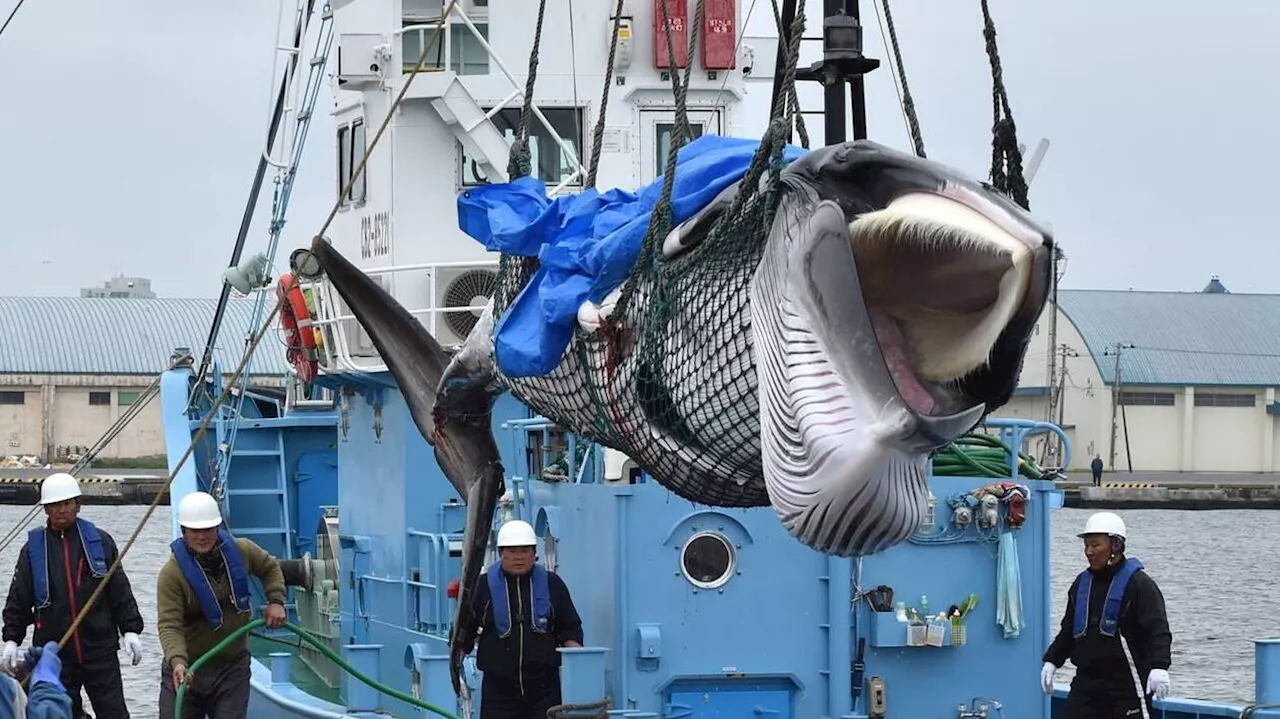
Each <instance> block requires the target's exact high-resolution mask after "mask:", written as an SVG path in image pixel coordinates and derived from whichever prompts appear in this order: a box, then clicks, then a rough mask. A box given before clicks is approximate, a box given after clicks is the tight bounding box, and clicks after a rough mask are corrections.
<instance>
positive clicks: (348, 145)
mask: <svg viewBox="0 0 1280 719" xmlns="http://www.w3.org/2000/svg"><path fill="white" fill-rule="evenodd" d="M364 153H365V127H364V120H363V119H361V120H353V121H352V122H350V123H346V124H343V125H339V126H338V194H339V195H341V194H342V190H343V188H345V187H346V186H347V183H348V182H350V181H351V175H352V173H354V172H355V169H356V167H358V166H359V164H360V159H361V158H363V157H364ZM368 177H369V167H368V165H366V166H365V168H364V169H363V170H362V171H361V172H360V176H359V177H357V178H356V181H355V182H354V183H353V184H352V185H351V191H350V192H348V193H347V196H346V197H344V198H343V199H342V204H343V205H359V204H362V203H363V202H364V201H365V197H366V193H365V187H366V186H367V184H368V182H367V179H368Z"/></svg>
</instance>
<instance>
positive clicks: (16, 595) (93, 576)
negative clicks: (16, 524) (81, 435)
mask: <svg viewBox="0 0 1280 719" xmlns="http://www.w3.org/2000/svg"><path fill="white" fill-rule="evenodd" d="M79 498H80V485H79V483H77V482H76V480H75V477H72V476H71V475H69V474H63V473H58V474H52V475H49V476H48V477H47V478H45V480H44V483H43V484H41V486H40V504H42V505H43V506H44V511H45V515H46V516H47V518H48V521H47V523H46V525H45V526H43V527H37V528H35V529H33V530H31V531H30V532H29V533H28V534H27V543H26V545H24V546H23V547H22V551H21V552H19V553H18V564H17V567H15V568H14V572H13V582H12V583H11V584H10V585H9V597H8V599H7V600H6V601H5V605H4V613H3V617H4V628H3V630H0V636H2V638H3V639H4V650H3V654H0V660H2V661H3V663H4V664H6V665H7V666H8V668H10V669H12V668H13V667H15V666H16V665H17V664H18V663H19V662H20V657H19V656H18V645H19V644H21V643H22V640H23V639H24V638H25V637H26V634H27V627H28V626H30V625H32V624H34V625H35V630H34V632H33V633H32V635H31V643H32V645H33V646H42V645H44V644H46V643H48V642H55V643H56V642H58V641H60V640H61V639H62V636H63V635H64V634H65V633H66V631H67V630H68V629H69V628H70V627H71V623H72V622H73V621H75V618H76V616H77V615H79V614H80V610H81V609H82V608H83V607H84V606H85V603H86V602H87V601H88V599H89V597H90V596H91V595H92V594H93V592H94V590H95V589H97V587H98V585H99V584H100V583H101V582H102V578H103V577H105V576H106V574H107V571H108V569H109V568H110V567H111V565H112V564H114V563H115V561H116V557H117V556H119V551H118V550H117V548H116V543H115V540H114V539H112V538H111V535H109V534H107V533H106V532H104V531H102V530H101V529H98V528H97V527H95V526H94V525H93V523H92V522H89V521H88V520H85V519H81V518H80V517H79V516H78V515H79V513H80V499H79ZM142 628H143V623H142V614H141V613H140V612H139V611H138V602H137V600H136V599H134V596H133V589H132V587H130V586H129V578H128V577H127V576H126V575H125V573H124V568H123V567H120V568H118V569H117V570H116V571H115V573H114V574H112V575H111V580H110V582H109V584H108V585H107V588H106V589H105V590H104V591H103V593H102V594H101V595H100V596H99V597H98V599H97V600H96V601H95V602H94V603H93V606H92V607H91V608H90V609H89V612H88V614H86V615H85V617H84V619H83V620H82V621H81V622H80V626H79V627H77V629H76V632H75V633H74V634H72V635H71V639H70V640H69V641H68V642H67V644H66V646H65V647H63V651H62V653H61V662H62V670H61V680H62V684H63V685H64V686H65V687H66V689H67V693H68V694H70V695H71V701H72V705H73V711H74V716H76V717H81V716H83V715H84V700H83V699H82V698H81V696H80V689H81V687H83V688H84V690H85V691H86V692H87V693H88V694H89V701H91V702H92V703H93V711H94V714H95V715H97V717H98V719H128V717H129V710H128V709H127V708H126V706H125V700H124V686H123V682H122V681H121V677H120V660H119V659H117V658H116V651H117V650H118V649H119V648H120V646H121V643H122V642H123V645H124V648H125V649H126V650H128V652H129V654H130V656H131V659H132V661H133V663H134V664H135V665H136V664H137V663H138V662H139V661H140V660H141V659H142V642H141V640H140V639H139V638H138V634H140V633H141V632H142ZM122 637H123V639H122Z"/></svg>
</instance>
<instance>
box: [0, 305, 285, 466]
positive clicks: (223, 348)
mask: <svg viewBox="0 0 1280 719" xmlns="http://www.w3.org/2000/svg"><path fill="white" fill-rule="evenodd" d="M254 305H255V302H254V301H253V300H249V299H242V300H231V301H230V303H229V305H228V307H227V313H226V317H225V319H224V321H223V324H222V329H221V330H220V332H219V339H218V347H217V348H216V351H215V353H214V359H215V361H216V362H218V364H219V367H220V369H221V370H222V372H223V373H224V374H230V373H231V372H232V371H234V369H235V367H236V365H238V364H239V362H240V359H241V358H242V356H243V351H244V346H245V338H246V337H247V336H249V335H250V334H251V333H252V331H253V330H252V329H251V327H252V324H253V319H254V318H253V313H254ZM216 307H217V300H216V299H168V298H154V299H136V298H106V297H0V328H3V333H4V335H3V337H2V338H0V458H4V457H27V458H30V457H36V458H38V460H39V461H40V462H41V463H45V462H59V461H65V460H67V459H68V458H74V457H75V456H76V455H77V454H79V453H83V452H84V450H85V449H86V448H88V447H90V446H92V445H93V444H94V443H96V442H97V441H98V439H99V438H100V437H102V436H103V435H104V434H105V433H106V431H107V430H108V429H109V428H110V427H111V426H112V425H113V424H114V423H115V421H116V420H117V419H118V418H119V417H120V416H121V415H122V414H124V413H126V412H127V411H128V408H129V407H130V406H131V405H133V404H134V403H136V402H138V400H139V398H140V397H141V396H142V393H143V392H144V391H145V390H146V388H147V387H148V386H149V385H150V384H151V383H152V381H153V380H155V378H156V377H157V376H158V375H159V374H160V373H161V372H163V371H164V370H165V369H167V368H168V366H169V363H170V358H171V357H172V355H173V351H174V349H175V348H177V347H187V348H190V349H191V351H192V352H193V353H194V354H195V355H196V357H197V358H198V357H199V356H200V354H201V352H202V351H203V347H204V344H205V340H206V339H207V338H208V334H209V326H210V323H211V322H212V321H213V315H214V311H215V309H216ZM269 311H270V305H268V306H267V307H266V309H265V310H264V312H263V313H262V314H263V316H264V318H265V315H266V314H267V312H269ZM259 326H260V324H259ZM249 370H250V371H251V372H253V373H255V374H258V373H262V374H266V375H271V377H270V379H268V380H267V381H265V382H263V384H268V385H282V384H283V380H282V379H280V377H281V376H282V375H283V374H284V373H285V372H286V371H287V366H286V364H285V361H284V352H283V349H282V348H281V346H280V341H279V335H278V334H276V333H270V332H269V333H268V334H267V335H265V337H264V338H263V341H262V345H261V346H260V348H259V351H258V352H257V353H256V355H255V357H254V359H253V361H252V363H251V365H250V366H249ZM264 379H265V378H264ZM255 384H259V382H257V381H255ZM161 426H162V425H161V415H160V402H159V401H158V400H155V401H152V402H150V403H149V404H148V405H147V406H146V407H145V408H144V409H142V410H141V411H140V413H139V414H138V416H137V417H136V418H135V419H134V420H133V421H132V422H131V423H130V424H129V426H128V427H126V428H125V429H124V430H123V431H122V432H121V433H120V434H119V436H117V437H116V439H115V440H113V441H112V442H111V443H110V444H109V445H108V446H107V447H106V448H105V449H104V450H103V451H102V452H101V453H100V454H99V455H98V456H99V457H100V458H102V459H108V458H111V459H121V460H140V459H143V458H157V457H161V456H162V455H163V454H164V451H165V450H164V436H163V432H162V429H161ZM132 464H133V462H130V463H128V465H132ZM99 465H100V466H101V465H102V463H101V462H99Z"/></svg>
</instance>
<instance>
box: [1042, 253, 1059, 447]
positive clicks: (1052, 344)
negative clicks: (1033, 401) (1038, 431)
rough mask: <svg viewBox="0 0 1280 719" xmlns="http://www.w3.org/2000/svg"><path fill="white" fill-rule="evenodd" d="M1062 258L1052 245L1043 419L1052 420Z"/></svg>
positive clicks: (1055, 396)
mask: <svg viewBox="0 0 1280 719" xmlns="http://www.w3.org/2000/svg"><path fill="white" fill-rule="evenodd" d="M1061 260H1062V250H1060V249H1058V246H1057V245H1054V246H1053V277H1052V282H1053V286H1052V288H1051V291H1050V295H1049V373H1048V381H1047V382H1046V386H1047V387H1048V388H1049V406H1048V407H1047V408H1046V409H1045V420H1046V421H1048V422H1052V421H1054V418H1055V417H1057V416H1058V412H1057V409H1058V396H1057V393H1056V392H1054V391H1053V388H1054V387H1057V386H1058V352H1059V351H1060V349H1061V348H1060V347H1059V345H1058V281H1059V280H1060V279H1062V275H1061V273H1060V272H1059V271H1058V266H1059V262H1060V261H1061Z"/></svg>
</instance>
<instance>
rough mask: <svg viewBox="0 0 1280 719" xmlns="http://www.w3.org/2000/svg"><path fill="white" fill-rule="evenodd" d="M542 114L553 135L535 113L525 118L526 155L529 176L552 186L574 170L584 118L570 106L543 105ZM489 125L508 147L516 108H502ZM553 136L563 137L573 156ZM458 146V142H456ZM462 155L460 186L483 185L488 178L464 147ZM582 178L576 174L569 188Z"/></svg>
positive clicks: (517, 122)
mask: <svg viewBox="0 0 1280 719" xmlns="http://www.w3.org/2000/svg"><path fill="white" fill-rule="evenodd" d="M490 110H491V108H485V112H489V111H490ZM541 110H542V114H543V115H545V116H546V118H547V124H549V125H551V128H552V129H553V130H554V131H555V135H552V133H550V132H548V131H547V128H546V127H544V126H543V125H542V122H541V121H540V120H538V118H537V117H536V116H535V117H533V118H531V119H530V120H529V156H530V161H531V163H532V165H533V175H534V177H537V178H538V179H539V180H542V181H543V182H545V183H547V184H548V185H551V186H552V187H554V186H556V185H559V184H560V183H561V182H564V181H565V180H567V179H569V177H570V176H571V175H572V174H573V173H574V171H575V170H577V169H578V164H577V162H578V161H580V160H581V158H582V145H583V143H584V137H585V135H584V121H585V117H586V114H585V113H584V112H583V109H582V108H580V107H578V108H573V107H544V108H541ZM493 124H494V126H496V127H497V128H498V131H499V132H501V133H502V134H503V135H504V136H505V137H506V138H507V146H508V147H509V146H510V145H511V144H512V143H514V142H515V140H516V129H517V128H519V127H520V108H519V107H504V108H502V109H501V110H499V111H498V113H497V114H496V115H494V116H493ZM556 136H559V137H560V139H562V140H564V144H566V145H568V146H569V148H570V149H572V150H573V154H574V155H575V157H569V156H568V155H566V154H565V152H564V150H562V149H561V148H560V146H559V145H558V144H557V143H556V139H555V138H556ZM459 148H461V144H459ZM460 154H461V157H462V184H463V186H464V187H474V186H476V185H483V184H486V183H487V182H488V178H486V177H485V176H484V173H483V172H481V170H480V168H479V163H478V162H476V161H475V159H474V158H472V157H471V155H469V154H467V152H466V150H460ZM502 162H503V167H504V168H505V167H506V158H502ZM582 180H583V178H582V177H578V178H577V179H576V180H574V181H573V182H570V183H569V185H568V186H570V187H580V186H581V185H582Z"/></svg>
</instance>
